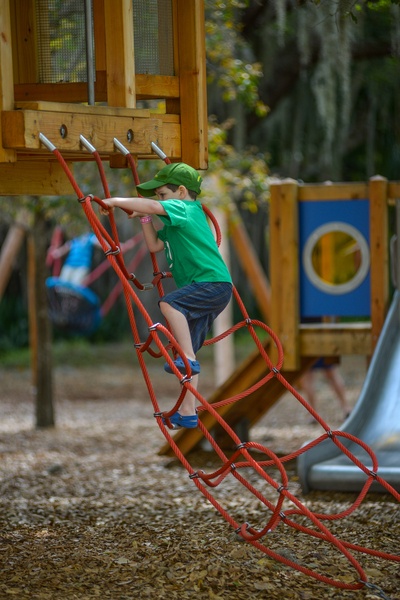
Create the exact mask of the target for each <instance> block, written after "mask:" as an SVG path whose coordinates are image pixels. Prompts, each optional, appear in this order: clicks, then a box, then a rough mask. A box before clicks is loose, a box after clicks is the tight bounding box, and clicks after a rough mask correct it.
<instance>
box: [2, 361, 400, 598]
mask: <svg viewBox="0 0 400 600" xmlns="http://www.w3.org/2000/svg"><path fill="white" fill-rule="evenodd" d="M210 368H212V365H211V366H210ZM342 373H343V376H344V378H345V381H346V383H347V385H348V393H349V400H350V403H351V404H352V405H354V404H355V402H356V400H357V397H358V394H359V391H360V388H361V385H362V381H363V378H364V375H365V368H364V365H363V363H362V359H361V358H357V357H355V358H354V357H353V358H352V360H349V361H348V362H344V363H343V365H342ZM151 374H152V377H154V378H155V379H157V382H156V389H157V393H158V394H160V397H161V398H162V402H163V403H165V409H166V408H168V407H170V406H171V405H172V402H174V401H175V400H176V391H177V390H176V384H175V379H174V378H173V377H171V376H167V375H165V374H164V372H163V371H162V366H160V364H159V363H156V365H155V366H154V369H153V368H152V369H151ZM0 377H1V390H0V397H1V403H0V406H1V419H0V453H1V463H0V557H1V558H0V561H1V562H0V598H1V599H6V598H12V597H14V598H18V599H19V598H21V599H25V598H27V599H28V598H29V599H37V600H45V599H49V600H72V599H79V600H86V599H88V600H89V599H95V598H101V599H112V600H134V599H135V600H136V599H141V598H143V599H145V598H151V599H163V598H171V599H176V600H178V599H179V600H185V599H186V598H188V599H189V598H196V599H201V600H202V599H204V600H206V599H207V600H218V599H224V600H225V599H230V600H242V599H243V600H247V599H272V600H274V599H283V598H285V599H299V600H300V599H302V600H303V599H320V598H321V599H324V598H335V599H341V600H342V599H348V600H355V599H363V600H364V599H372V598H378V597H381V598H390V599H391V600H395V599H397V600H398V599H400V592H399V590H400V565H399V563H396V562H389V561H386V560H382V559H379V558H376V557H373V556H368V555H365V554H362V555H360V554H358V553H355V557H356V558H357V559H358V560H359V561H360V562H361V564H362V566H363V568H364V569H365V571H366V573H367V576H368V578H369V580H370V582H371V583H373V584H374V585H376V586H377V587H376V588H368V587H363V589H362V590H360V591H348V590H342V589H338V588H335V587H333V586H328V585H326V584H324V583H321V582H320V581H318V580H315V579H313V578H311V577H307V576H306V575H304V574H302V573H300V572H298V571H296V570H293V569H291V568H290V567H287V566H285V565H283V564H282V563H280V562H278V561H274V560H272V559H270V558H269V557H268V556H267V555H265V554H264V553H262V552H260V551H259V550H257V549H256V548H254V547H253V546H251V545H250V544H248V543H246V542H242V541H240V539H239V538H238V536H237V535H236V534H235V532H234V531H233V530H232V528H231V527H230V525H229V524H228V523H227V522H226V521H225V520H224V519H223V517H222V516H221V515H220V514H219V513H218V512H217V511H216V510H215V508H214V507H213V506H212V505H211V504H210V503H209V502H208V501H207V500H206V499H205V498H204V497H203V495H202V494H201V493H200V492H199V491H198V490H197V488H196V487H195V486H194V485H193V482H192V481H191V480H190V479H189V477H188V474H187V472H186V470H185V469H184V468H183V467H182V466H181V465H180V463H179V462H178V461H177V460H175V459H171V458H170V457H166V456H161V455H159V450H160V448H161V447H162V446H163V444H164V438H163V436H162V434H161V432H160V431H159V429H158V427H157V425H156V422H155V420H154V418H153V415H152V407H151V404H150V401H149V399H148V396H147V393H146V388H145V386H144V383H143V380H142V377H141V373H140V372H139V369H138V366H137V364H136V363H135V361H133V364H132V365H122V364H112V361H111V360H109V361H108V362H107V363H99V364H96V360H95V359H94V360H93V365H92V366H89V367H87V366H86V367H69V366H67V365H66V366H61V367H57V368H56V369H55V399H56V402H55V409H56V427H54V428H50V429H42V430H38V429H35V427H34V401H33V391H32V387H31V376H30V373H29V371H28V370H24V369H13V368H7V369H1V368H0ZM158 380H159V381H158ZM203 385H204V389H203V391H204V394H205V395H206V397H207V391H211V389H212V387H213V386H212V381H211V378H208V381H207V380H206V378H204V383H203ZM207 386H208V388H209V390H208V389H207ZM318 390H319V395H320V398H321V400H320V404H319V406H318V410H319V411H320V413H321V415H322V416H323V417H324V419H326V420H327V421H328V422H329V423H330V424H331V426H332V428H337V427H338V426H340V423H341V421H342V419H341V416H342V415H341V414H340V410H339V407H338V403H337V401H336V399H335V398H334V397H333V396H332V391H331V390H330V389H329V388H328V387H327V385H326V383H325V382H324V380H323V379H322V378H320V379H319V380H318ZM309 421H310V419H309V415H308V413H307V412H306V411H304V409H303V408H302V407H300V406H297V405H296V404H294V401H293V399H292V398H291V397H289V396H286V395H285V396H284V398H282V400H280V401H279V402H278V403H277V404H276V405H275V406H274V407H273V408H272V409H271V410H270V411H269V413H267V414H266V415H265V416H264V417H263V418H262V419H261V420H260V421H259V423H258V424H257V426H256V427H254V428H253V430H252V431H251V437H252V439H253V440H255V441H258V442H260V443H262V444H264V445H266V446H268V447H269V448H270V449H271V450H273V451H274V452H275V453H277V454H278V455H284V454H288V453H290V452H292V451H293V450H297V449H298V448H299V447H300V446H301V445H302V444H303V443H304V442H305V441H308V440H310V439H313V438H314V437H317V435H319V434H320V433H321V431H320V429H319V428H318V426H315V425H311V424H310V422H309ZM190 461H191V463H192V464H193V466H194V467H195V468H202V469H204V470H211V469H213V467H214V466H215V459H214V457H213V455H212V454H211V453H210V452H208V451H207V450H206V449H197V450H196V451H195V452H193V453H192V454H191V455H190ZM286 468H287V472H288V474H289V479H290V486H291V487H290V489H291V491H292V492H293V493H295V494H296V496H297V497H299V499H301V501H302V502H303V503H305V504H306V506H307V507H308V508H309V509H310V510H313V511H318V512H323V513H328V514H330V513H337V512H340V511H341V510H345V509H346V508H347V507H348V506H349V505H350V504H351V503H352V502H353V501H354V498H355V496H356V495H355V494H353V493H338V492H335V493H333V492H311V493H309V494H307V495H303V494H302V490H301V488H300V484H299V480H298V477H297V473H296V465H295V464H294V463H289V464H288V465H286ZM263 485H264V487H265V484H263ZM265 493H269V491H267V492H265ZM216 495H217V496H218V499H219V501H221V502H222V503H223V505H224V506H225V507H226V508H227V510H228V511H229V512H230V513H231V514H233V515H234V516H235V518H237V519H238V520H239V521H240V522H246V521H249V522H251V523H260V524H262V523H264V524H265V522H266V516H265V514H263V513H262V511H261V508H260V506H259V503H258V501H257V500H256V499H254V498H253V497H250V496H246V494H245V493H243V488H242V486H241V487H240V488H238V487H236V483H235V481H233V482H231V481H226V484H225V483H224V485H223V486H222V487H221V490H218V492H216ZM275 497H276V492H275V491H274V490H271V498H275ZM399 521H400V515H399V507H398V504H397V503H396V501H395V500H393V498H392V497H391V496H389V495H387V494H379V493H375V494H368V496H367V498H366V500H365V501H364V502H363V503H362V505H361V506H360V507H359V508H358V510H356V511H355V513H353V514H352V515H351V516H350V517H347V518H346V519H344V520H340V521H336V522H334V523H331V524H330V525H329V528H330V530H331V531H332V533H334V534H335V535H337V536H338V537H339V538H340V539H342V540H345V541H349V542H352V543H355V544H359V545H361V546H366V547H369V548H374V549H379V550H383V551H386V552H390V553H396V552H398V551H399V546H400V544H399V539H400V538H399V532H400V528H399ZM267 538H268V539H266V540H264V543H266V544H267V545H268V547H270V548H271V549H273V550H274V551H275V552H277V553H278V554H281V555H283V556H285V557H286V558H288V559H289V560H292V561H294V562H298V563H300V564H302V565H306V566H307V567H309V568H312V569H315V570H316V571H318V572H320V573H322V574H324V575H326V576H329V577H333V578H338V579H340V580H341V581H344V582H350V583H351V582H355V581H357V573H356V572H355V570H354V568H352V567H351V566H350V565H349V563H348V561H347V560H345V559H344V558H343V557H342V556H341V554H340V553H338V552H337V551H336V550H335V549H334V548H332V547H331V546H330V545H328V544H326V543H323V542H321V541H319V540H318V539H316V538H313V537H311V536H305V535H303V534H299V533H297V532H295V531H293V529H292V528H289V527H287V526H285V525H282V524H281V525H279V526H278V528H277V529H276V530H275V531H274V532H273V533H271V534H268V536H267ZM382 594H383V595H382Z"/></svg>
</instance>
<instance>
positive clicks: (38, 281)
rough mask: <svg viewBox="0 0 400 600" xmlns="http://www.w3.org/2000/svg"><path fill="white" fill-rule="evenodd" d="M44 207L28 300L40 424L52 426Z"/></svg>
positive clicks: (36, 229) (32, 250)
mask: <svg viewBox="0 0 400 600" xmlns="http://www.w3.org/2000/svg"><path fill="white" fill-rule="evenodd" d="M45 225H46V222H45V219H44V216H43V214H42V212H41V211H40V208H39V209H37V211H36V212H35V220H34V225H33V228H32V231H31V234H30V235H29V239H28V302H29V333H30V348H31V364H32V380H33V387H34V393H35V401H36V427H52V426H53V425H54V423H55V420H54V408H53V381H52V355H51V327H50V320H49V317H48V305H47V298H46V287H45V279H46V267H45V263H46V231H45Z"/></svg>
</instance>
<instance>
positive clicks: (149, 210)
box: [100, 197, 167, 252]
mask: <svg viewBox="0 0 400 600" xmlns="http://www.w3.org/2000/svg"><path fill="white" fill-rule="evenodd" d="M103 202H104V204H107V206H108V207H109V208H114V207H117V208H123V209H125V210H127V211H129V212H130V213H131V214H130V215H129V217H130V218H132V217H141V219H140V220H141V224H142V230H143V237H144V241H145V242H146V246H147V248H148V250H149V252H160V251H161V250H163V249H164V242H163V241H162V240H160V239H159V237H158V235H157V231H156V230H155V229H154V226H153V222H152V220H151V215H166V214H167V213H166V212H165V210H164V208H163V205H162V204H161V202H158V201H157V200H151V199H148V198H117V197H115V198H106V199H104V200H103ZM100 210H101V212H102V213H103V214H107V213H108V210H105V209H103V208H101V209H100ZM142 219H143V221H142Z"/></svg>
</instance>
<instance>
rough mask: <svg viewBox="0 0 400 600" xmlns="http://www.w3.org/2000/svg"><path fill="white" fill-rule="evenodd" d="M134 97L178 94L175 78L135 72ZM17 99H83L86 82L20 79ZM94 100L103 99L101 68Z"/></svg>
mask: <svg viewBox="0 0 400 600" xmlns="http://www.w3.org/2000/svg"><path fill="white" fill-rule="evenodd" d="M135 89H136V98H137V99H138V100H146V99H148V98H149V99H151V98H160V99H164V98H171V99H175V98H179V78H178V77H173V76H168V75H141V74H138V75H136V76H135ZM14 95H15V100H16V101H17V102H19V101H23V100H38V99H39V98H40V100H46V101H50V102H86V101H87V83H20V84H16V85H15V86H14ZM95 96H96V102H107V79H106V72H105V71H96V81H95Z"/></svg>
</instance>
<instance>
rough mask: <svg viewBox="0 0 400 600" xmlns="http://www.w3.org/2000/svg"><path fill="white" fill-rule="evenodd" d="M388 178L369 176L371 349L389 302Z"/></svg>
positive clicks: (376, 340)
mask: <svg viewBox="0 0 400 600" xmlns="http://www.w3.org/2000/svg"><path fill="white" fill-rule="evenodd" d="M387 198H388V182H387V179H385V178H384V177H381V176H380V175H376V176H375V177H371V179H370V180H369V202H370V238H371V239H370V248H371V328H372V340H371V341H372V351H373V350H374V349H375V346H376V344H377V342H378V338H379V335H380V333H381V330H382V327H383V323H384V321H385V317H386V313H387V310H388V304H389V233H388V206H387Z"/></svg>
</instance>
